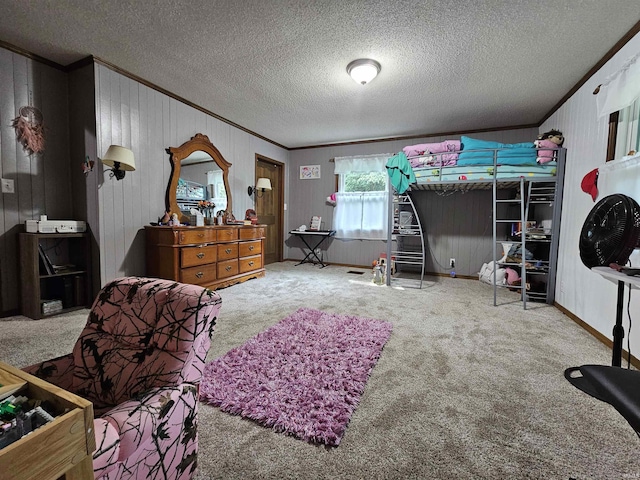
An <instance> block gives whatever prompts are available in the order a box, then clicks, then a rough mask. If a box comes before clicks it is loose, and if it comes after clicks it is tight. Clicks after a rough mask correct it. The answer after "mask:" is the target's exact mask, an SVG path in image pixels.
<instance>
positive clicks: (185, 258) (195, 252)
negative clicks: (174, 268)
mask: <svg viewBox="0 0 640 480" xmlns="http://www.w3.org/2000/svg"><path fill="white" fill-rule="evenodd" d="M217 253H218V247H217V246H216V245H205V246H202V247H184V248H181V249H180V265H181V266H182V268H184V267H193V266H195V265H206V264H207V263H213V262H215V261H216V258H217V256H218V255H217Z"/></svg>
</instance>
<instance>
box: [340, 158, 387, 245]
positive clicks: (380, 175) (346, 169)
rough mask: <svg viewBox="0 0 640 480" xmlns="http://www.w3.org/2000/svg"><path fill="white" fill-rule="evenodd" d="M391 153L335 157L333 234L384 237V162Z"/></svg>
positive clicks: (385, 186)
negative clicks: (335, 187)
mask: <svg viewBox="0 0 640 480" xmlns="http://www.w3.org/2000/svg"><path fill="white" fill-rule="evenodd" d="M391 155H392V154H382V155H368V156H357V157H338V158H336V159H335V173H336V175H338V193H337V194H336V208H335V210H334V215H333V228H334V229H335V230H336V237H338V238H347V239H360V240H384V239H386V238H387V221H388V204H387V202H388V198H389V197H388V181H387V172H386V168H385V165H386V163H387V160H388V159H389V157H391Z"/></svg>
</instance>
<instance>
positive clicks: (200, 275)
mask: <svg viewBox="0 0 640 480" xmlns="http://www.w3.org/2000/svg"><path fill="white" fill-rule="evenodd" d="M202 275H204V273H202V272H198V273H196V277H198V278H202Z"/></svg>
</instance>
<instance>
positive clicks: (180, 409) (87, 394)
mask: <svg viewBox="0 0 640 480" xmlns="http://www.w3.org/2000/svg"><path fill="white" fill-rule="evenodd" d="M220 307H221V299H220V297H219V296H218V294H216V293H215V292H212V291H211V290H207V289H205V288H202V287H198V286H195V285H187V284H182V283H177V282H173V281H168V280H159V279H153V278H141V277H125V278H120V279H117V280H114V281H112V282H110V283H109V284H108V285H106V286H105V287H104V288H103V289H102V290H101V291H100V293H99V294H98V297H97V298H96V300H95V301H94V303H93V306H92V308H91V312H90V313H89V318H88V320H87V324H86V325H85V327H84V330H83V331H82V333H81V334H80V338H79V339H78V341H77V342H76V344H75V347H74V348H73V352H72V353H70V354H68V355H65V356H63V357H59V358H56V359H52V360H48V361H45V362H42V363H40V364H37V365H32V366H30V367H27V368H25V369H24V370H25V371H27V372H29V373H31V374H33V375H36V376H38V377H40V378H43V379H45V380H47V381H49V382H51V383H53V384H56V385H58V386H60V387H62V388H64V389H66V390H69V391H71V392H73V393H76V394H77V395H80V396H82V397H84V398H86V399H88V400H90V401H91V402H93V406H94V413H95V420H94V427H95V435H96V446H97V449H96V451H95V453H94V455H93V469H94V474H95V478H99V479H103V480H113V479H125V478H127V479H141V478H144V479H147V478H151V479H171V480H174V479H188V478H191V477H192V476H193V474H194V472H195V469H196V466H197V451H198V435H197V425H198V420H197V413H198V402H197V399H198V391H197V390H198V382H199V381H200V379H201V376H202V369H203V368H204V362H205V357H206V355H207V351H208V350H209V346H210V341H211V335H212V334H213V328H214V325H215V322H216V319H217V315H218V313H219V311H220Z"/></svg>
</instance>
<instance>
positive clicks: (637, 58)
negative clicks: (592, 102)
mask: <svg viewBox="0 0 640 480" xmlns="http://www.w3.org/2000/svg"><path fill="white" fill-rule="evenodd" d="M639 97H640V53H638V54H636V55H634V56H633V57H631V58H630V59H629V60H627V62H626V63H625V64H624V65H623V66H622V68H620V70H618V71H617V72H615V73H614V74H612V75H609V76H608V77H607V78H606V79H605V81H604V83H603V84H602V85H600V92H599V93H598V95H597V97H596V102H597V105H598V117H602V116H604V115H610V114H612V113H613V112H617V111H618V110H622V109H624V108H626V107H628V106H629V105H631V104H632V103H633V102H634V101H635V100H636V99H637V98H639Z"/></svg>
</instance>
